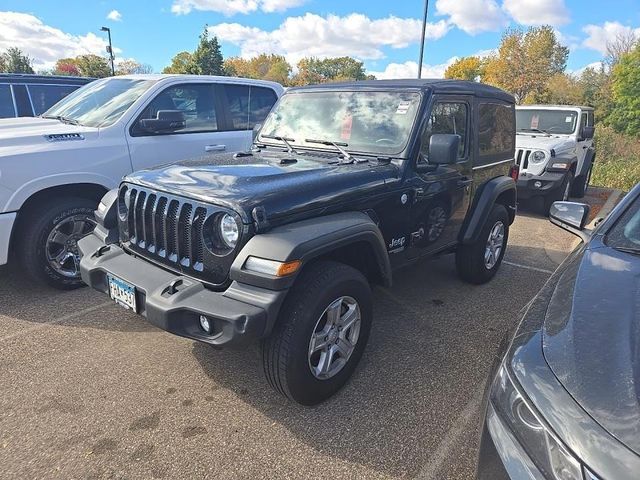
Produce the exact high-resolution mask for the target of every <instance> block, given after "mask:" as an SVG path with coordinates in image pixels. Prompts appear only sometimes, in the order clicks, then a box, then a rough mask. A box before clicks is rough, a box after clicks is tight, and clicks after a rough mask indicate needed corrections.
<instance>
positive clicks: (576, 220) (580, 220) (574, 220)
mask: <svg viewBox="0 0 640 480" xmlns="http://www.w3.org/2000/svg"><path fill="white" fill-rule="evenodd" d="M590 210H591V207H590V206H589V205H587V204H586V203H576V202H553V205H551V209H550V210H549V220H550V221H551V223H553V224H554V225H557V226H559V227H560V228H562V229H564V230H566V231H568V232H571V233H573V234H574V235H577V236H578V237H580V238H581V239H582V240H583V241H585V242H586V241H587V240H588V239H589V236H590V234H589V232H587V231H585V228H584V227H585V226H586V224H587V219H588V218H589V211H590Z"/></svg>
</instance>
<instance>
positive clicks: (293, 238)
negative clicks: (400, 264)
mask: <svg viewBox="0 0 640 480" xmlns="http://www.w3.org/2000/svg"><path fill="white" fill-rule="evenodd" d="M356 242H366V243H367V244H368V245H369V246H370V247H371V249H372V251H373V252H374V256H375V262H376V267H377V268H378V273H379V274H380V277H381V278H382V281H383V284H384V285H388V286H390V285H391V264H390V262H389V256H388V254H387V249H386V245H385V242H384V239H383V236H382V233H381V232H380V229H379V228H378V226H377V225H376V224H375V223H374V222H373V220H371V218H370V217H369V216H367V215H366V214H364V213H362V212H345V213H337V214H333V215H326V216H323V217H318V218H313V219H309V220H303V221H300V222H295V223H291V224H288V225H283V226H280V227H276V228H274V229H273V230H271V231H269V232H266V233H262V234H258V235H256V236H254V237H253V238H251V239H250V240H249V241H248V242H247V244H246V245H245V246H244V247H243V248H242V250H241V251H240V253H239V254H238V256H237V257H236V259H235V260H234V262H233V265H232V266H231V271H230V273H229V277H230V278H231V280H235V281H237V282H239V283H247V284H250V285H255V286H258V287H262V288H269V289H272V290H283V289H286V288H289V287H291V286H292V285H293V283H294V281H295V278H296V275H297V274H293V275H290V276H287V277H282V278H276V277H273V276H271V275H265V274H260V273H256V272H249V271H247V270H244V269H243V266H244V264H245V261H246V260H247V258H248V257H249V256H255V257H260V258H267V259H270V260H276V261H279V262H289V261H293V260H302V263H303V268H304V264H306V263H308V262H309V261H311V260H313V259H314V258H317V257H319V256H321V255H324V254H327V253H330V252H331V251H333V250H336V249H338V248H340V247H344V246H346V245H349V244H353V243H356Z"/></svg>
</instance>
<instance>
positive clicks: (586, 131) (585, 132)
mask: <svg viewBox="0 0 640 480" xmlns="http://www.w3.org/2000/svg"><path fill="white" fill-rule="evenodd" d="M595 131H596V127H582V134H581V135H580V136H581V137H582V139H583V140H591V139H592V138H593V134H594V133H595Z"/></svg>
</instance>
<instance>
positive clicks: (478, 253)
mask: <svg viewBox="0 0 640 480" xmlns="http://www.w3.org/2000/svg"><path fill="white" fill-rule="evenodd" d="M498 222H501V223H502V226H503V228H504V235H503V240H502V248H501V249H500V252H499V254H498V256H497V260H496V261H495V263H494V264H493V266H492V267H491V268H489V267H488V266H487V264H486V263H485V252H486V248H487V243H488V240H489V234H490V233H491V232H492V230H493V229H494V227H495V226H496V225H497V224H498ZM508 240H509V215H508V214H507V209H506V208H505V207H504V206H503V205H499V204H496V205H494V206H493V208H492V209H491V212H490V213H489V216H488V217H487V220H486V222H485V224H484V225H483V227H482V231H481V232H480V235H479V236H478V239H477V240H476V241H475V242H474V243H471V244H468V245H460V246H459V247H458V249H457V250H456V268H457V270H458V275H459V276H460V278H461V279H462V280H464V281H465V282H468V283H473V284H476V285H479V284H482V283H486V282H488V281H489V280H491V279H492V278H493V277H494V275H495V274H496V272H497V271H498V269H499V268H500V264H501V263H502V258H503V257H504V253H505V251H506V249H507V241H508Z"/></svg>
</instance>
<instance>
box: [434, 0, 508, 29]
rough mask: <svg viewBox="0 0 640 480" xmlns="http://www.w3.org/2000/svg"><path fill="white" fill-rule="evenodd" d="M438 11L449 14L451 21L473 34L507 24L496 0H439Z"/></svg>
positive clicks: (441, 13) (438, 12) (499, 27)
mask: <svg viewBox="0 0 640 480" xmlns="http://www.w3.org/2000/svg"><path fill="white" fill-rule="evenodd" d="M436 13H437V14H438V15H448V16H449V21H450V22H451V23H453V24H454V25H455V26H456V27H458V28H459V29H460V30H464V31H465V32H467V33H469V34H471V35H475V34H476V33H480V32H489V31H496V30H500V29H501V28H503V27H505V26H506V25H507V18H506V16H505V15H504V13H503V12H502V10H500V7H499V6H498V4H497V2H496V1H495V0H464V1H462V0H437V1H436Z"/></svg>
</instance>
